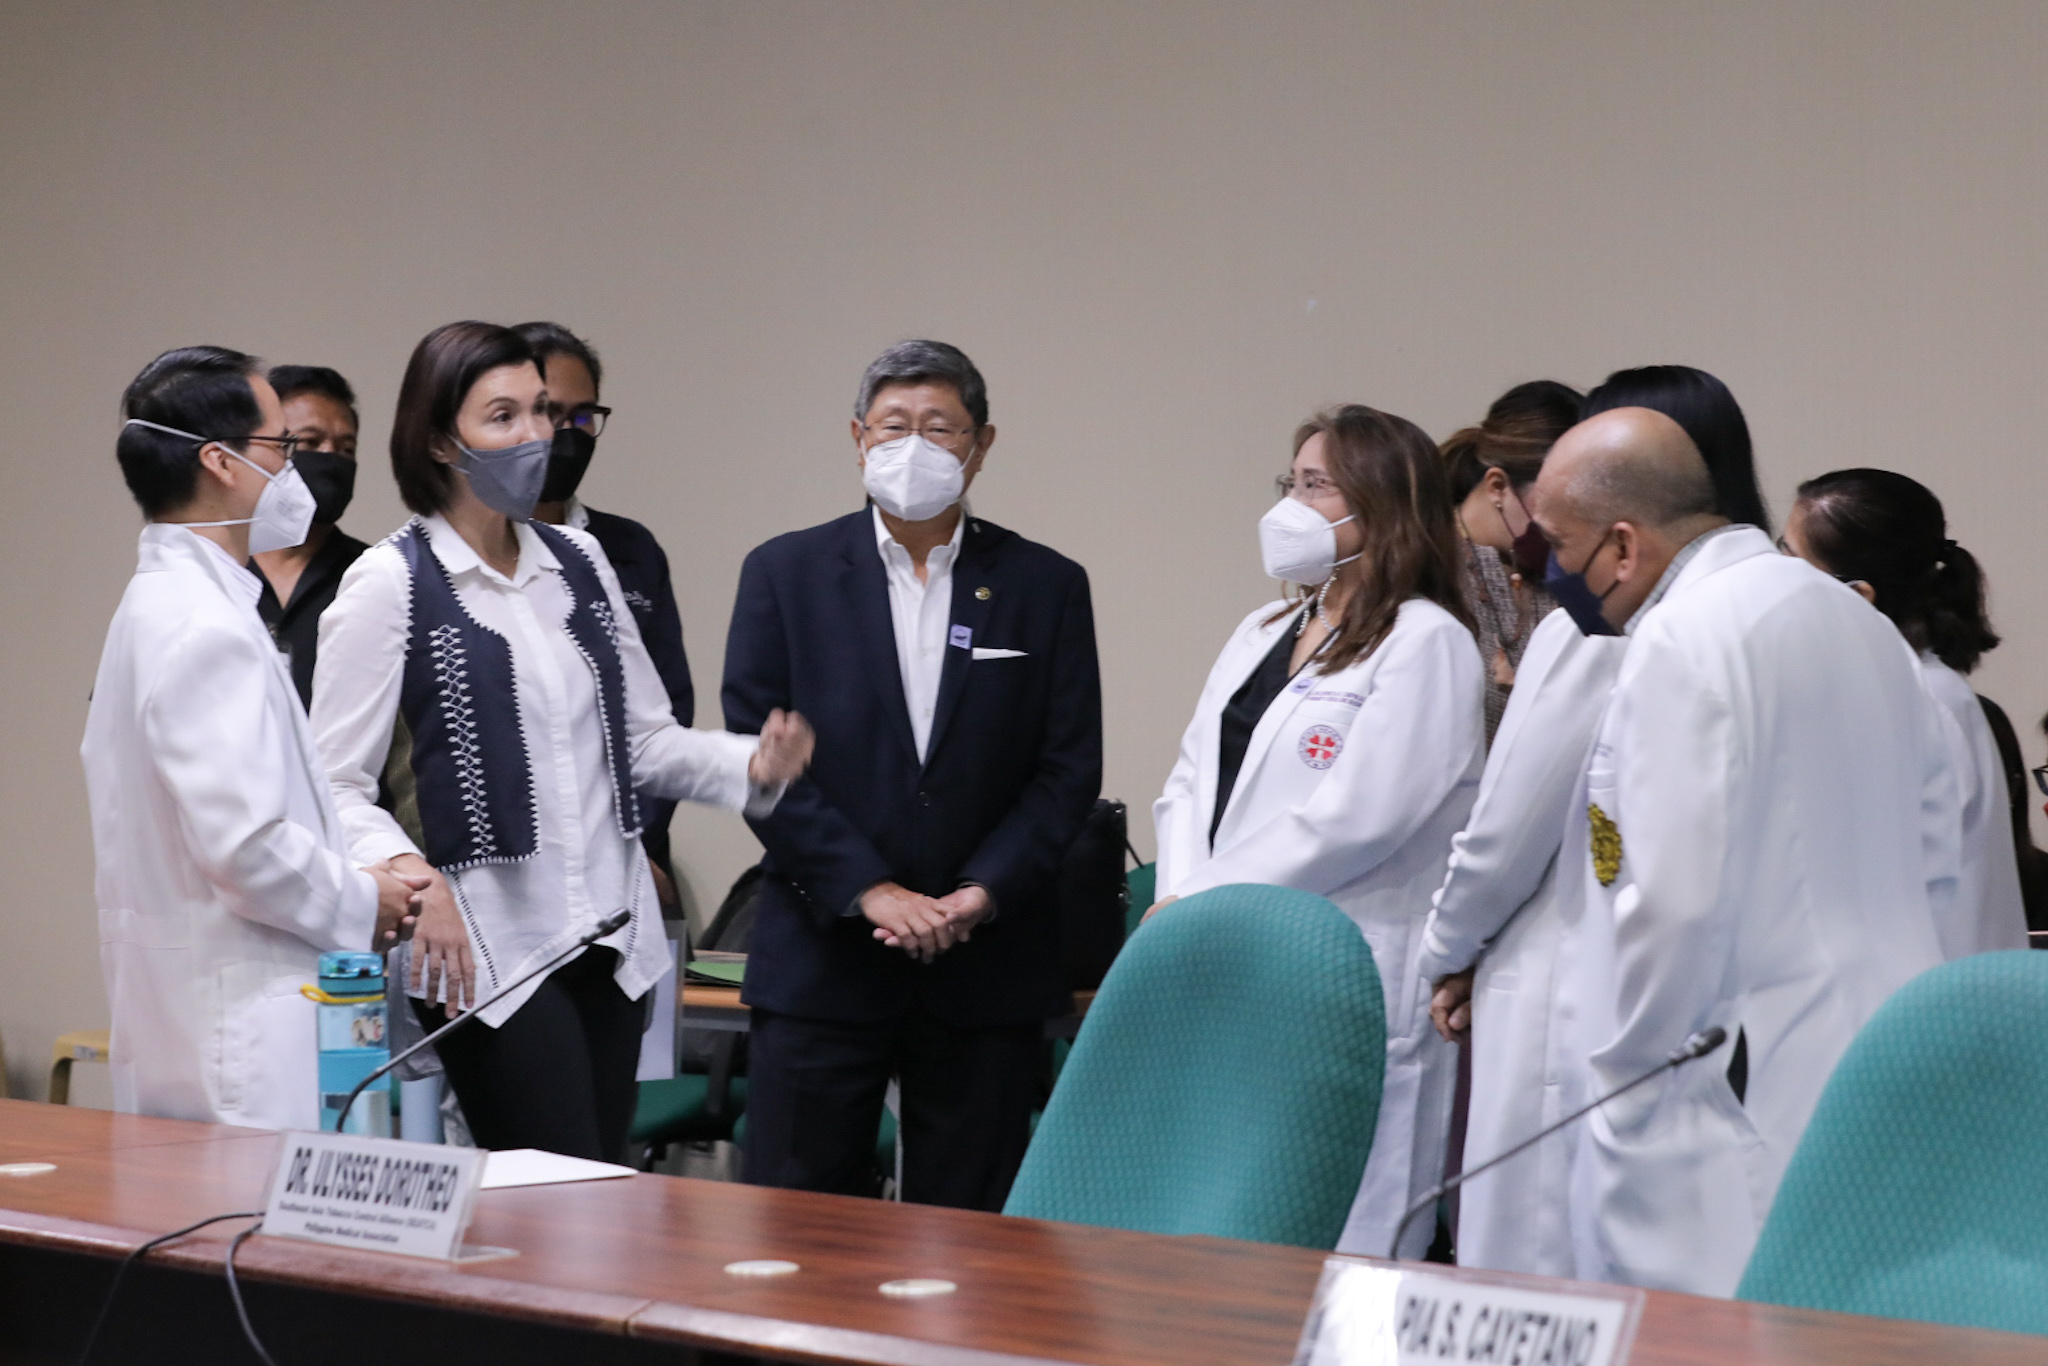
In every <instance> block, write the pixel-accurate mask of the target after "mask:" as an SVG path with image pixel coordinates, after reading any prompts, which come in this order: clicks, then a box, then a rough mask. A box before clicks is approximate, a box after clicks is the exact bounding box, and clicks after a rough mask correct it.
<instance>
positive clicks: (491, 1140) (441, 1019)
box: [412, 948, 646, 1162]
mask: <svg viewBox="0 0 2048 1366" xmlns="http://www.w3.org/2000/svg"><path fill="white" fill-rule="evenodd" d="M618 966H619V955H618V953H617V952H616V951H615V950H612V949H601V948H589V949H585V950H584V951H583V952H582V953H581V954H579V955H577V956H576V957H575V958H572V959H570V960H569V961H568V962H566V963H564V964H563V965H562V966H561V967H559V968H556V969H555V970H554V971H553V972H551V973H549V974H548V975H547V976H546V977H545V978H543V979H542V980H541V984H540V989H539V990H538V991H536V992H534V993H533V995H532V996H531V997H529V998H528V999H527V1002H526V1004H525V1005H523V1006H521V1007H519V1009H518V1010H516V1011H514V1012H513V1014H512V1018H511V1019H509V1020H507V1021H505V1023H504V1024H502V1025H500V1026H498V1028H496V1029H492V1028H491V1027H490V1026H489V1025H487V1024H484V1023H482V1022H481V1021H479V1022H477V1023H475V1024H468V1025H464V1026H463V1027H462V1028H460V1029H458V1030H456V1031H455V1032H454V1033H452V1034H450V1035H449V1036H448V1037H447V1038H445V1039H443V1040H441V1042H440V1043H437V1044H435V1045H434V1050H435V1052H437V1053H439V1054H440V1055H441V1067H442V1069H443V1070H444V1071H445V1072H446V1073H447V1076H448V1084H449V1085H450V1086H453V1087H454V1088H455V1098H456V1099H457V1100H458V1101H460V1102H461V1103H462V1117H463V1118H464V1119H465V1120H467V1121H468V1122H469V1132H470V1134H471V1136H472V1137H474V1138H475V1139H476V1143H477V1146H478V1147H479V1148H492V1149H503V1148H543V1149H545V1150H547V1151H548V1152H551V1153H563V1154H565V1155H567V1156H569V1157H587V1158H591V1159H593V1160H595V1161H599V1162H618V1161H621V1160H622V1159H623V1157H624V1155H625V1151H626V1133H627V1131H628V1130H629V1129H631V1128H632V1125H633V1105H634V1102H635V1100H636V1099H637V1097H638V1094H639V1092H638V1087H637V1085H636V1083H635V1082H634V1080H633V1073H634V1072H635V1071H636V1070H638V1068H639V1063H640V1035H641V1032H642V1030H643V1028H644V1026H645V1022H646V1015H645V1011H644V1008H643V1005H642V1002H641V1001H636V1000H633V999H630V998H629V997H628V996H627V995H626V994H625V993H624V992H622V991H620V990H619V986H618V983H617V982H615V981H613V980H612V974H613V973H614V972H616V971H617V970H618ZM643 999H644V998H643ZM412 1008H413V1013H414V1014H415V1015H417V1016H419V1020H420V1024H421V1026H422V1027H423V1028H426V1029H430V1030H431V1029H434V1028H437V1027H438V1026H440V1025H442V1024H445V1023H447V1020H446V1017H445V1016H443V1015H442V1014H441V1008H440V1007H439V1006H429V1005H427V1004H425V1003H424V1002H421V1001H417V1000H415V1001H414V1002H413V1003H412Z"/></svg>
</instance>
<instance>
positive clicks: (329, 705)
mask: <svg viewBox="0 0 2048 1366" xmlns="http://www.w3.org/2000/svg"><path fill="white" fill-rule="evenodd" d="M423 521H424V527H425V530H426V533H427V536H428V538H429V541H430V543H431V545H432V547H433V553H434V554H435V556H436V557H437V558H439V560H440V562H441V566H442V568H444V569H445V570H447V572H448V577H449V580H450V581H451V582H452V583H453V584H454V587H455V596H456V598H457V599H458V600H459V601H460V602H461V604H462V607H463V610H464V611H466V612H467V613H469V615H470V616H471V617H472V618H474V619H475V621H476V622H477V623H478V624H479V625H481V626H483V627H484V628H485V629H487V630H490V631H493V632H496V633H497V634H498V635H500V636H503V637H504V638H505V641H506V643H507V644H508V645H509V646H510V647H511V654H512V672H513V680H514V690H515V695H516V697H517V699H518V706H519V726H520V731H521V733H522V735H523V736H524V737H525V740H526V746H527V759H528V762H529V763H530V764H531V766H532V777H533V800H534V806H535V809H536V818H537V825H538V828H539V842H538V846H537V849H536V852H535V853H534V855H533V856H532V857H530V858H526V859H522V860H520V861H518V862H515V863H499V864H484V865H480V866H477V867H472V868H465V869H463V870H461V871H459V872H455V873H451V874H449V877H448V880H449V883H450V885H451V886H452V888H453V890H454V893H455V900H456V904H457V905H458V906H459V907H460V908H461V911H462V917H463V920H464V922H465V924H466V925H467V926H468V929H469V936H470V942H471V945H472V947H473V949H474V951H475V953H474V956H475V960H476V968H477V985H476V991H477V995H478V997H479V998H481V997H484V996H487V995H489V994H490V993H491V992H492V991H494V990H496V989H497V988H498V987H499V986H500V985H502V984H503V983H506V982H510V981H512V980H513V979H515V978H517V977H519V976H520V975H521V974H522V973H525V972H527V971H528V970H530V969H531V968H533V967H536V966H538V965H539V964H541V963H542V962H545V961H546V960H547V959H548V958H549V957H551V956H553V955H554V954H557V953H559V952H561V951H562V950H563V949H564V948H566V947H567V946H568V945H569V944H571V943H573V942H574V941H575V940H576V939H577V938H579V937H580V936H581V935H583V934H584V933H586V932H587V931H588V930H590V929H591V928H592V927H593V926H595V925H596V924H597V922H598V921H600V920H602V919H603V918H604V917H606V916H608V915H610V914H611V913H612V912H614V911H616V910H619V909H621V908H626V909H630V910H631V911H632V913H633V918H632V920H631V921H630V922H629V923H628V924H627V925H626V927H625V928H624V929H622V930H620V931H618V932H617V933H616V934H614V935H612V936H611V937H610V938H608V939H604V940H600V941H599V942H600V943H601V944H603V945H605V946H607V947H610V948H614V949H617V950H618V952H619V959H620V961H619V968H618V973H617V981H618V984H619V988H620V990H622V991H624V992H625V993H626V995H628V996H632V997H637V996H640V995H641V994H642V993H644V992H645V991H647V990H648V989H649V988H650V987H652V986H653V985H654V984H655V983H656V982H657V981H658V980H659V979H660V978H661V976H662V974H663V973H664V972H666V971H667V970H668V966H669V960H668V951H667V946H666V942H665V940H664V938H663V936H662V930H661V924H660V919H659V917H660V909H659V906H658V904H657V902H656V900H655V896H654V887H653V881H652V878H651V876H650V875H649V873H648V868H647V859H646V857H645V856H644V855H643V854H642V853H641V851H640V844H639V841H637V840H631V839H628V838H626V836H625V835H624V834H623V833H621V831H620V828H619V820H618V816H617V813H616V811H615V810H614V801H613V797H612V782H611V777H610V773H609V769H608V765H607V764H606V761H605V748H604V737H603V734H602V730H601V724H600V721H599V714H598V706H597V688H596V680H595V679H594V678H593V677H592V675H591V671H590V667H589V665H588V664H587V663H586V662H585V660H584V658H583V656H582V654H581V653H580V652H579V651H578V649H577V647H576V644H575V642H574V641H573V640H572V639H571V637H570V636H569V633H568V631H567V629H566V627H565V625H564V623H565V621H566V619H567V617H568V615H569V611H570V608H571V606H572V602H571V599H570V595H569V591H568V588H567V587H566V586H565V584H564V583H563V581H562V574H561V565H560V562H559V561H557V560H556V558H555V555H554V553H553V552H552V551H550V550H549V549H548V547H547V545H546V544H545V543H544V542H542V541H541V539H540V537H539V536H538V535H537V534H536V533H535V532H534V531H533V529H532V528H531V527H529V526H526V525H524V524H516V525H515V531H516V533H517V536H518V542H519V563H518V565H517V567H516V568H515V569H514V571H513V574H512V577H511V578H506V577H505V576H504V575H502V574H500V573H498V571H497V570H495V569H493V568H491V567H490V566H489V565H488V564H486V563H485V562H484V561H483V559H482V558H481V557H480V556H478V555H477V553H476V552H475V551H474V550H473V549H471V548H470V546H469V543H468V542H466V541H464V540H463V539H462V537H461V535H460V534H459V533H457V532H456V530H455V529H454V528H453V527H452V526H450V525H449V524H448V523H447V522H446V521H445V520H444V519H442V518H441V517H438V516H435V517H428V518H425V519H423ZM558 530H560V531H561V533H562V534H563V535H564V536H567V537H568V538H569V539H570V540H572V541H574V542H575V543H576V544H577V545H578V546H579V547H580V548H581V549H582V550H583V552H584V553H585V554H586V555H588V556H589V557H590V561H591V563H592V564H593V565H595V566H596V568H597V573H598V577H599V578H600V580H602V582H603V584H604V588H605V593H606V596H607V597H609V598H610V599H611V607H612V617H613V620H614V621H615V622H617V624H618V633H619V658H620V662H621V664H622V666H623V668H624V672H625V681H626V740H627V744H628V746H629V747H630V748H631V750H632V765H633V783H634V786H635V787H636V788H637V789H639V790H640V791H641V792H642V793H644V794H648V795H652V796H657V797H667V798H670V799H672V800H678V801H701V802H706V803H708V804H710V805H714V806H719V807H723V808H724V809H726V810H729V811H741V810H746V811H748V812H749V813H750V814H765V812H766V811H767V810H771V809H773V807H774V805H775V802H776V800H777V799H778V798H779V797H780V795H781V794H780V791H779V790H777V791H770V792H755V791H754V790H753V789H752V787H751V785H750V784H749V782H748V779H747V766H748V762H749V760H750V759H751V758H752V757H753V753H754V750H755V748H756V746H757V745H758V743H759V742H758V741H757V740H756V739H755V738H754V737H752V736H738V735H729V734H727V733H725V732H723V731H699V730H689V729H686V728H684V727H682V726H679V725H677V724H676V721H675V718H674V717H673V716H672V715H671V714H670V712H669V703H668V694H667V692H666V691H665V690H664V689H663V688H662V685H661V679H660V677H659V675H657V674H656V673H655V670H654V664H653V662H652V661H651V660H650V659H649V658H648V657H647V649H646V647H645V646H644V645H642V644H641V641H640V630H639V627H638V626H637V625H635V624H634V619H633V614H632V613H631V612H630V611H628V610H627V607H626V603H625V600H624V596H623V595H622V593H621V592H620V590H619V582H618V578H617V576H616V575H615V574H614V573H613V572H612V567H611V562H610V561H609V560H607V559H606V558H605V555H604V551H602V550H601V549H599V548H598V545H597V542H596V541H595V540H593V539H592V538H591V537H590V535H589V534H588V533H587V532H583V531H578V530H575V529H572V528H567V527H563V528H558ZM411 601H412V582H411V575H410V573H409V571H408V569H407V566H406V562H405V557H404V555H403V553H402V552H401V551H400V550H399V549H398V547H397V546H396V545H394V544H392V543H391V542H390V541H385V542H384V543H382V544H380V545H376V546H372V547H371V548H370V549H369V550H368V551H366V552H364V554H363V556H362V558H361V559H359V560H357V561H356V562H355V564H354V565H353V566H351V567H350V569H349V571H348V573H347V574H346V575H345V576H344V577H343V578H342V582H341V589H340V591H339V593H337V594H336V596H335V599H334V605H333V606H331V607H329V608H328V609H327V612H326V614H325V615H324V616H323V617H322V618H321V622H320V662H319V667H318V671H317V673H316V675H315V678H316V683H315V690H314V707H313V733H314V737H315V739H316V741H317V743H318V744H319V747H320V753H321V756H322V758H323V759H324V760H325V762H326V766H327V775H328V778H329V780H330V781H331V782H332V783H333V785H334V797H335V804H336V806H337V807H339V808H340V812H341V820H342V824H343V826H344V827H345V828H346V830H347V831H348V837H349V844H350V848H351V849H352V850H353V851H354V853H355V856H356V857H357V858H358V859H359V860H360V861H362V862H365V863H368V862H374V861H376V860H378V859H386V858H391V857H393V856H395V855H398V854H408V853H411V854H416V853H419V852H420V851H419V850H417V849H416V848H414V847H413V843H412V841H411V840H410V839H409V838H407V836H406V834H405V832H404V831H403V830H401V829H400V828H399V825H398V822H397V821H395V820H394V819H392V817H391V815H390V813H389V812H386V811H385V810H383V809H382V808H380V807H379V806H378V805H377V804H376V802H377V784H378V778H379V776H380V775H381V774H382V773H383V770H384V761H385V758H386V755H387V752H388V751H389V749H390V745H391V734H392V726H393V723H394V721H395V719H396V718H397V715H398V702H399V693H400V689H401V685H402V682H403V678H404V670H405V657H406V650H407V644H408V639H409V635H410V630H411V627H410V621H411ZM538 985H539V980H538V979H536V981H534V982H532V983H529V984H528V985H527V986H526V987H524V988H522V989H521V990H519V991H517V992H515V993H513V994H512V995H510V996H508V997H506V998H505V999H504V1000H503V1001H500V1002H498V1003H497V1004H495V1005H494V1006H492V1007H491V1008H490V1009H489V1010H486V1011H485V1012H483V1019H484V1022H485V1023H486V1024H489V1025H492V1026H497V1025H500V1024H502V1023H504V1021H505V1020H506V1019H508V1018H509V1017H510V1016H511V1015H512V1013H513V1012H514V1011H516V1010H518V1008H519V1007H520V1006H521V1005H523V1004H524V1003H525V1001H526V999H527V998H528V997H529V996H530V995H531V994H532V993H533V991H534V990H535V989H536V988H537V987H538Z"/></svg>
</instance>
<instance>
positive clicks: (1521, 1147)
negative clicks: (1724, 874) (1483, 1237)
mask: <svg viewBox="0 0 2048 1366" xmlns="http://www.w3.org/2000/svg"><path fill="white" fill-rule="evenodd" d="M1726 1042H1728V1031H1727V1030H1725V1029H1723V1028H1721V1026H1719V1025H1715V1026H1714V1027H1713V1028H1711V1029H1702V1030H1700V1031H1699V1032H1698V1033H1696V1034H1693V1035H1690V1036H1688V1037H1687V1039H1686V1041H1685V1042H1684V1043H1682V1044H1680V1045H1679V1046H1678V1047H1676V1048H1674V1049H1672V1050H1671V1052H1670V1054H1669V1055H1668V1056H1667V1057H1666V1058H1665V1059H1664V1061H1662V1062H1660V1063H1658V1064H1657V1065H1656V1066H1655V1067H1653V1068H1651V1069H1650V1070H1649V1071H1647V1072H1645V1073H1643V1075H1641V1076H1640V1077H1637V1078H1636V1079H1635V1080H1633V1081H1625V1082H1623V1083H1622V1084H1621V1085H1619V1086H1617V1087H1615V1088H1614V1089H1613V1090H1612V1091H1609V1092H1608V1093H1607V1094H1606V1095H1604V1096H1602V1097H1600V1099H1598V1100H1596V1101H1594V1102H1592V1103H1591V1104H1589V1105H1582V1106H1580V1107H1579V1108H1578V1109H1576V1110H1574V1111H1572V1112H1571V1113H1570V1114H1568V1115H1566V1116H1565V1117H1564V1118H1563V1119H1560V1120H1559V1121H1557V1123H1555V1124H1551V1125H1548V1126H1546V1127H1544V1128H1542V1129H1538V1130H1537V1131H1536V1132H1535V1133H1533V1134H1531V1135H1530V1136H1529V1137H1527V1138H1525V1139H1523V1140H1522V1141H1521V1142H1520V1143H1517V1144H1516V1145H1515V1146H1514V1147H1512V1148H1510V1149H1508V1150H1507V1151H1506V1152H1504V1153H1496V1154H1494V1155H1493V1156H1492V1157H1489V1158H1487V1159H1486V1161H1484V1162H1482V1163H1480V1164H1479V1165H1478V1166H1476V1167H1468V1168H1466V1169H1465V1170H1464V1171H1461V1172H1459V1173H1458V1174H1457V1175H1456V1176H1454V1177H1452V1178H1451V1179H1450V1180H1448V1181H1445V1182H1443V1183H1442V1184H1440V1185H1439V1186H1437V1187H1436V1189H1434V1190H1432V1191H1431V1192H1430V1193H1429V1194H1427V1195H1425V1196H1423V1197H1422V1198H1421V1199H1420V1200H1417V1201H1416V1202H1415V1203H1414V1204H1412V1205H1410V1206H1409V1207H1408V1210H1407V1212H1406V1213H1405V1214H1403V1215H1402V1216H1401V1222H1400V1223H1398V1224H1396V1225H1395V1226H1394V1241H1393V1244H1392V1245H1391V1246H1390V1247H1388V1248H1387V1258H1388V1260H1389V1261H1399V1260H1400V1258H1401V1235H1402V1234H1404V1233H1406V1232H1407V1231H1408V1225H1409V1224H1411V1223H1412V1222H1414V1220H1415V1216H1416V1215H1418V1214H1420V1213H1422V1212H1423V1211H1424V1210H1426V1209H1428V1208H1430V1207H1431V1206H1433V1205H1434V1204H1436V1202H1437V1201H1439V1200H1441V1199H1443V1198H1444V1196H1446V1195H1448V1194H1450V1193H1451V1192H1452V1191H1454V1190H1456V1189H1457V1188H1458V1187H1460V1186H1462V1185H1464V1184H1465V1183H1466V1182H1467V1181H1469V1180H1471V1179H1472V1178H1473V1177H1475V1176H1477V1175H1479V1173H1481V1172H1483V1171H1490V1170H1492V1169H1493V1168H1495V1167H1498V1166H1499V1165H1500V1164H1501V1163H1503V1162H1505V1161H1507V1160H1508V1159H1509V1158H1511V1157H1513V1156H1514V1155H1515V1154H1517V1153H1520V1152H1524V1151H1527V1150H1528V1149H1530V1148H1533V1147H1535V1146H1536V1145H1537V1144H1538V1143H1541V1142H1542V1141H1543V1140H1544V1139H1546V1138H1549V1137H1550V1136H1551V1135H1552V1134H1554V1133H1556V1132H1557V1131H1558V1130H1559V1129H1562V1128H1565V1127H1567V1126H1568V1125H1571V1124H1574V1123H1576V1122H1578V1121H1579V1120H1581V1119H1584V1118H1585V1117H1586V1116H1587V1115H1590V1114H1592V1113H1593V1112H1594V1111H1595V1110H1597V1109H1599V1108H1600V1107H1601V1106H1603V1105H1605V1104H1606V1103H1607V1102H1608V1101H1610V1100H1613V1099H1614V1098H1615V1097H1616V1096H1619V1095H1622V1094H1624V1093H1626V1092H1629V1091H1633V1090H1635V1089H1636V1088H1637V1087H1638V1086H1641V1085H1642V1084H1643V1083H1644V1082H1646V1081H1648V1080H1650V1079H1651V1078H1652V1077H1661V1076H1663V1075H1664V1074H1665V1073H1666V1072H1669V1071H1671V1070H1672V1069H1673V1068H1676V1067H1683V1066H1685V1065H1686V1064H1687V1063H1689V1062H1691V1061H1692V1060H1693V1059H1694V1058H1704V1057H1706V1056H1707V1054H1709V1053H1711V1052H1713V1051H1714V1050H1715V1049H1717V1048H1719V1047H1720V1046H1721V1045H1722V1044H1724V1043H1726Z"/></svg>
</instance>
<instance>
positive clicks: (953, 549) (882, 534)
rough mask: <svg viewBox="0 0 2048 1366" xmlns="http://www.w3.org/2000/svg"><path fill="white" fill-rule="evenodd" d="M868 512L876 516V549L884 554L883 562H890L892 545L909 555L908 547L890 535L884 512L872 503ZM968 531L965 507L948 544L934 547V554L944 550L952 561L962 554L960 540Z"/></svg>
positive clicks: (962, 508)
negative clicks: (883, 518)
mask: <svg viewBox="0 0 2048 1366" xmlns="http://www.w3.org/2000/svg"><path fill="white" fill-rule="evenodd" d="M868 511H869V512H870V513H872V514H873V515H874V519H875V549H877V550H879V551H881V552H882V559H883V561H884V562H885V563H886V562H887V561H888V559H889V547H890V546H892V545H893V546H895V547H896V548H897V549H898V550H901V551H903V553H904V554H905V555H908V554H909V553H910V551H909V549H908V548H907V547H905V546H904V544H903V542H901V541H899V540H897V539H896V538H895V537H894V536H891V535H890V534H889V524H888V523H887V522H885V521H883V520H882V510H881V509H880V508H878V507H876V506H874V505H873V504H872V503H871V504H869V505H868ZM966 531H967V509H966V507H965V506H964V505H963V506H962V507H961V509H960V520H959V521H957V522H955V523H953V534H952V535H951V536H950V537H948V538H947V540H946V543H945V544H944V545H942V546H933V547H932V553H933V554H937V553H938V552H939V551H941V550H943V551H945V552H946V557H947V559H948V560H949V561H950V560H951V559H952V557H953V556H955V555H957V554H959V553H960V538H961V536H962V535H964V534H965V533H966Z"/></svg>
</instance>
